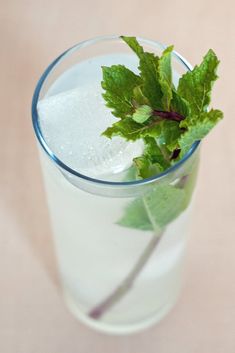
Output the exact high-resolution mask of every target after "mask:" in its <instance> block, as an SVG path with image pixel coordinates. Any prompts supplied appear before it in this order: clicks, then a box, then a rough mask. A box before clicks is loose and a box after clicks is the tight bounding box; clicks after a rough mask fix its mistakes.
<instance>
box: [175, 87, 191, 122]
mask: <svg viewBox="0 0 235 353" xmlns="http://www.w3.org/2000/svg"><path fill="white" fill-rule="evenodd" d="M171 110H172V111H173V112H177V113H179V114H181V115H182V116H184V117H185V118H186V117H187V116H188V115H189V114H190V105H189V103H188V102H187V101H186V100H185V99H184V98H183V97H181V96H180V95H179V94H178V93H177V92H176V91H175V90H174V89H173V90H172V100H171Z"/></svg>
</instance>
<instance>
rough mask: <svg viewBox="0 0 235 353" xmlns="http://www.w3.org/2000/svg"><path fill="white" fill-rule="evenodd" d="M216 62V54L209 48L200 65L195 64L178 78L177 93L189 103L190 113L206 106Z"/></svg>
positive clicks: (214, 75) (195, 112)
mask: <svg viewBox="0 0 235 353" xmlns="http://www.w3.org/2000/svg"><path fill="white" fill-rule="evenodd" d="M218 64H219V60H218V59H217V56H216V55H215V53H214V52H213V50H212V49H210V50H209V51H208V53H207V54H206V55H205V57H204V58H203V61H202V63H201V65H199V66H195V68H194V69H193V70H192V71H188V72H187V73H186V74H184V75H183V76H182V77H181V78H180V80H179V85H178V89H177V93H178V94H179V95H180V96H181V97H182V98H184V99H185V100H186V101H187V102H188V103H189V104H190V109H191V112H192V114H199V113H201V112H203V111H205V109H206V108H207V107H208V105H209V103H210V98H211V90H212V86H213V83H214V81H215V80H216V79H217V77H218V76H217V75H216V70H217V67H218Z"/></svg>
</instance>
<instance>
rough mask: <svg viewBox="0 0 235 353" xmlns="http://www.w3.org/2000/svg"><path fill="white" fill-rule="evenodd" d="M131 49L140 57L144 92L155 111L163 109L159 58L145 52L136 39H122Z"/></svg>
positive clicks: (123, 37)
mask: <svg viewBox="0 0 235 353" xmlns="http://www.w3.org/2000/svg"><path fill="white" fill-rule="evenodd" d="M121 38H122V39H123V40H124V41H125V42H126V43H127V44H128V45H129V47H130V48H131V49H132V50H133V51H134V52H135V53H136V54H137V55H138V57H139V59H140V62H139V70H140V77H141V78H142V81H143V85H142V91H143V94H144V96H145V97H147V98H148V100H149V102H150V104H151V107H152V108H153V109H163V105H162V101H161V100H162V96H163V94H162V90H161V85H160V82H159V73H158V62H159V58H158V57H157V56H155V55H154V54H153V53H148V52H144V50H143V47H142V46H141V45H139V43H138V42H137V40H136V38H135V37H125V36H122V37H121Z"/></svg>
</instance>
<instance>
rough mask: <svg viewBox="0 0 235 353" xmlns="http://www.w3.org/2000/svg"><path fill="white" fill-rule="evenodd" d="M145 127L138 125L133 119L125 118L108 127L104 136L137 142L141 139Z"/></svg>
mask: <svg viewBox="0 0 235 353" xmlns="http://www.w3.org/2000/svg"><path fill="white" fill-rule="evenodd" d="M142 129H143V126H142V125H141V124H138V123H136V122H135V121H134V120H133V119H132V118H125V119H123V120H119V121H118V122H116V123H114V124H113V125H112V126H111V127H108V128H107V129H106V130H105V131H104V132H103V133H102V135H103V136H106V137H108V138H112V137H113V136H121V137H123V138H124V139H126V140H129V141H135V140H137V139H139V138H141V133H142Z"/></svg>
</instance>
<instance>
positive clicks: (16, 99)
mask: <svg viewBox="0 0 235 353" xmlns="http://www.w3.org/2000/svg"><path fill="white" fill-rule="evenodd" d="M217 3H219V5H217ZM234 13H235V6H234V2H233V1H232V0H231V1H230V0H223V1H221V2H217V1H214V0H198V1H192V0H188V1H184V0H178V1H169V0H168V1H167V0H164V1H163V0H161V1H158V0H152V1H151V0H142V1H139V0H136V1H134V0H125V1H122V0H120V1H119V2H117V1H111V0H109V1H108V0H100V1H98V0H86V1H81V0H76V1H73V0H67V1H64V0H62V1H58V0H57V1H55V0H51V1H48V0H47V1H46V0H40V1H39V0H38V1H33V0H31V1H30V0H19V1H17V0H15V1H13V0H8V1H4V0H1V1H0V43H1V55H0V69H1V76H0V77H1V81H0V90H1V92H0V97H1V117H0V119H1V128H0V135H1V136H0V143H1V146H0V161H1V171H0V188H1V189H0V195H1V198H0V352H1V353H42V352H43V353H77V352H79V353H92V352H96V353H120V352H121V353H131V352H135V353H153V352H158V353H210V352H213V353H234V352H235V224H234V218H235V217H234V216H235V214H234V213H235V179H234V175H235V142H234V141H235V140H234V136H235V103H234V102H235V98H234V73H235V72H234V64H235V60H234V59H235V45H234V38H235V30H234V17H235V14H234ZM115 33H116V34H134V35H140V36H143V37H146V38H151V39H156V40H158V41H161V42H163V43H166V44H172V43H174V44H175V49H176V50H177V51H178V52H180V53H181V54H182V55H183V56H185V57H186V58H187V59H188V60H189V61H190V62H191V63H192V64H196V63H198V62H199V61H200V60H201V58H202V55H203V54H205V52H206V51H207V50H208V48H209V47H212V48H213V49H214V50H215V51H216V52H217V54H218V56H219V58H220V59H221V65H220V70H219V75H220V77H221V78H220V80H219V81H218V82H217V84H216V86H215V89H214V94H213V105H214V107H218V108H221V109H223V110H224V112H225V120H224V121H223V122H222V123H221V124H220V126H219V127H217V128H216V129H215V130H214V131H213V133H211V135H210V136H209V137H208V138H207V140H206V141H205V142H204V144H203V148H202V158H201V168H200V176H199V180H198V192H197V199H196V209H195V212H194V219H193V223H192V237H191V241H190V244H189V251H188V259H187V261H188V268H187V281H186V284H185V287H184V291H183V293H182V296H181V298H180V301H179V302H178V305H177V306H176V307H175V309H174V310H173V311H172V312H171V314H170V315H169V316H167V317H166V318H165V319H164V321H162V322H161V323H160V324H159V325H157V326H155V327H153V328H152V329H150V330H148V331H146V332H143V333H141V334H138V335H134V336H129V337H119V338H118V337H112V336H105V335H101V334H98V333H96V332H93V331H91V330H90V329H88V328H86V327H84V326H83V325H82V324H80V323H78V322H77V321H76V320H75V319H74V318H73V317H72V316H71V315H70V313H69V312H68V311H67V309H66V307H65V305H64V303H63V301H62V299H61V296H60V291H59V287H58V281H57V275H56V267H55V258H54V253H53V248H52V241H51V232H50V228H49V224H48V216H47V209H46V204H45V197H44V192H43V186H42V178H41V174H40V167H39V161H38V156H37V151H36V144H35V139H34V135H33V132H32V127H31V120H30V119H31V117H30V104H31V96H32V93H33V89H34V86H35V84H36V81H37V79H38V78H39V76H40V74H41V73H42V71H43V70H44V68H45V67H46V66H47V65H48V63H49V62H50V61H51V60H52V59H53V58H54V57H56V56H57V55H58V54H59V53H60V52H62V51H63V50H64V49H65V48H67V47H70V46H71V45H73V44H74V43H76V42H79V41H81V40H84V39H86V38H91V37H94V36H97V35H103V34H115Z"/></svg>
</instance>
